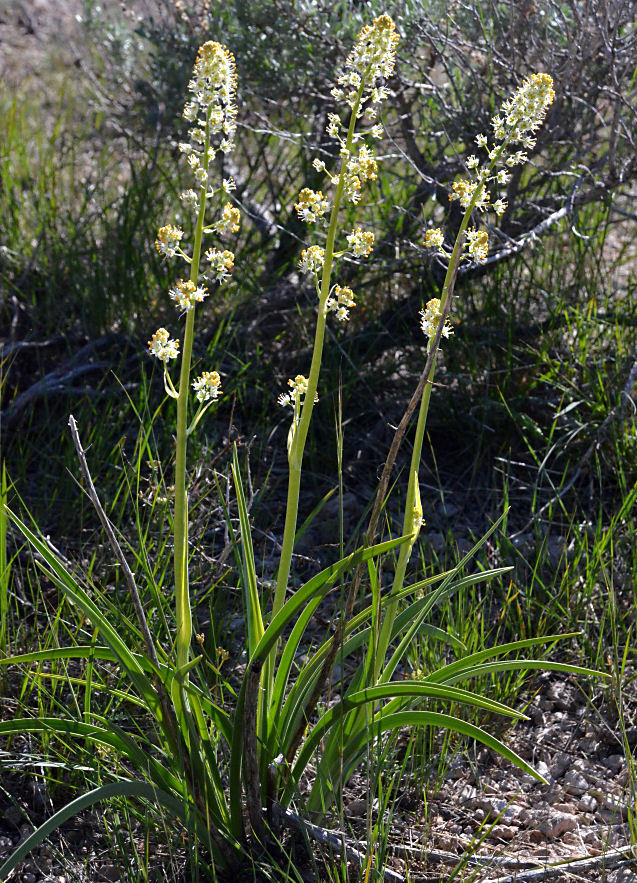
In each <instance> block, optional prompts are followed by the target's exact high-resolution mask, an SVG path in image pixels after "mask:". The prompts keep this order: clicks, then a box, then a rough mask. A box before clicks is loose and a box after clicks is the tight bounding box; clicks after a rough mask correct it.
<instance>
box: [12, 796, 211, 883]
mask: <svg viewBox="0 0 637 883" xmlns="http://www.w3.org/2000/svg"><path fill="white" fill-rule="evenodd" d="M113 797H137V798H141V799H142V800H145V801H147V802H148V803H151V804H153V805H162V806H164V807H165V808H166V809H167V810H168V811H169V812H170V813H171V815H173V816H175V817H177V818H179V819H181V821H182V822H183V823H184V825H186V826H187V825H188V824H189V822H191V815H190V814H189V813H188V812H187V805H186V804H185V803H184V802H183V801H181V800H179V799H178V798H176V797H174V796H173V795H172V794H168V793H166V792H165V791H162V790H161V789H159V788H157V787H155V786H154V785H151V784H150V783H148V782H135V781H130V780H126V779H125V780H123V781H120V782H110V783H109V784H107V785H100V787H99V788H95V789H94V790H93V791H89V792H88V793H86V794H82V795H81V796H80V797H76V798H75V800H72V801H71V803H68V804H67V805H66V806H65V807H63V808H62V809H60V810H58V811H57V812H56V813H55V814H54V815H52V816H51V818H50V819H47V820H46V822H44V823H43V824H42V825H40V827H39V828H36V830H35V831H34V832H33V833H32V834H30V835H29V836H28V837H27V838H26V840H24V841H23V842H22V843H21V844H20V845H19V846H18V848H17V849H16V850H15V852H14V853H13V855H11V856H9V858H8V859H7V860H6V861H5V862H4V863H3V864H2V865H0V880H6V879H7V875H8V874H10V873H11V871H13V870H15V868H16V867H17V865H19V864H20V862H21V861H23V860H24V859H25V858H26V856H27V855H28V854H29V853H30V852H31V850H32V849H35V847H36V846H38V845H39V844H40V843H42V842H43V841H44V840H46V838H47V837H48V836H49V834H51V833H52V832H53V831H55V830H56V828H59V827H60V825H63V824H64V822H66V821H68V819H71V818H73V816H76V815H77V814H78V813H80V812H82V811H83V810H85V809H87V808H88V807H89V806H94V805H95V804H96V803H101V802H102V801H104V800H110V799H111V798H113ZM201 835H202V836H203V837H204V838H205V842H207V841H208V839H209V838H208V836H207V832H206V831H205V830H202V831H201Z"/></svg>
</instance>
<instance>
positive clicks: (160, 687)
mask: <svg viewBox="0 0 637 883" xmlns="http://www.w3.org/2000/svg"><path fill="white" fill-rule="evenodd" d="M69 427H70V430H71V436H72V438H73V444H74V445H75V450H76V452H77V457H78V460H79V462H80V469H81V470H82V475H83V476H84V481H85V483H86V488H87V492H88V495H89V498H90V500H91V503H92V504H93V507H94V509H95V511H96V512H97V515H98V517H99V519H100V522H101V523H102V527H103V528H104V530H105V531H106V535H107V537H108V540H109V542H110V544H111V548H112V550H113V552H114V553H115V557H116V558H117V560H118V561H119V564H120V566H121V568H122V573H123V574H124V578H125V580H126V583H127V585H128V590H129V592H130V596H131V600H132V602H133V607H134V608H135V614H136V616H137V621H138V623H139V627H140V629H141V633H142V637H143V640H144V646H145V648H146V653H147V654H148V658H149V659H150V661H151V662H152V664H153V666H154V667H155V677H154V681H155V688H156V690H157V693H158V696H159V702H160V704H161V709H162V713H163V715H164V718H165V721H166V726H167V728H168V732H169V734H170V736H171V738H172V741H173V745H174V747H175V748H176V747H177V746H178V745H179V737H178V732H179V730H178V727H177V721H176V718H175V713H174V710H173V707H172V703H171V701H170V697H169V695H168V692H167V690H166V687H165V686H164V684H163V683H162V681H161V679H160V677H159V674H158V672H159V659H158V658H157V651H156V650H155V644H154V642H153V638H152V635H151V633H150V628H149V627H148V621H147V619H146V614H145V613H144V606H143V604H142V601H141V598H140V596H139V591H138V589H137V583H136V582H135V577H134V575H133V572H132V570H131V569H130V567H129V565H128V561H127V560H126V556H125V555H124V552H123V550H122V547H121V546H120V544H119V542H118V540H117V537H116V536H115V531H114V530H113V526H112V525H111V523H110V521H109V519H108V516H107V515H106V512H104V508H103V507H102V504H101V502H100V498H99V497H98V495H97V491H96V490H95V485H94V484H93V479H92V478H91V473H90V471H89V468H88V463H87V460H86V454H85V453H84V449H83V448H82V443H81V441H80V436H79V433H78V431H77V424H76V422H75V418H74V417H73V415H72V414H71V415H70V416H69Z"/></svg>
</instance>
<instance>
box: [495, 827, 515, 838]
mask: <svg viewBox="0 0 637 883" xmlns="http://www.w3.org/2000/svg"><path fill="white" fill-rule="evenodd" d="M519 830H520V829H519V828H516V827H515V826H514V825H494V827H493V828H492V829H491V834H492V836H493V837H499V838H500V840H513V838H514V837H515V835H516V834H517V833H518V832H519Z"/></svg>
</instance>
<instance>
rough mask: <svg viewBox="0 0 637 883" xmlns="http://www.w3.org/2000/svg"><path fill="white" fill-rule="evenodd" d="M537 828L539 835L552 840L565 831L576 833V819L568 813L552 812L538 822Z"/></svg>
mask: <svg viewBox="0 0 637 883" xmlns="http://www.w3.org/2000/svg"><path fill="white" fill-rule="evenodd" d="M537 828H538V831H539V832H540V833H541V834H544V836H545V837H548V838H549V840H553V839H555V838H556V837H560V836H561V835H562V834H564V833H565V832H566V831H576V830H577V819H576V818H575V816H572V815H570V814H569V813H565V812H555V811H553V812H550V813H549V814H548V815H547V816H545V817H544V818H543V819H542V821H541V822H539V824H538V826H537Z"/></svg>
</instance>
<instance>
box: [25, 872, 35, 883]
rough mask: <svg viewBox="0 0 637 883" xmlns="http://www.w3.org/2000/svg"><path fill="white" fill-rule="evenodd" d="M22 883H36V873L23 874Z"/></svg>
mask: <svg viewBox="0 0 637 883" xmlns="http://www.w3.org/2000/svg"><path fill="white" fill-rule="evenodd" d="M22 883H35V874H31V873H27V874H23V875H22Z"/></svg>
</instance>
